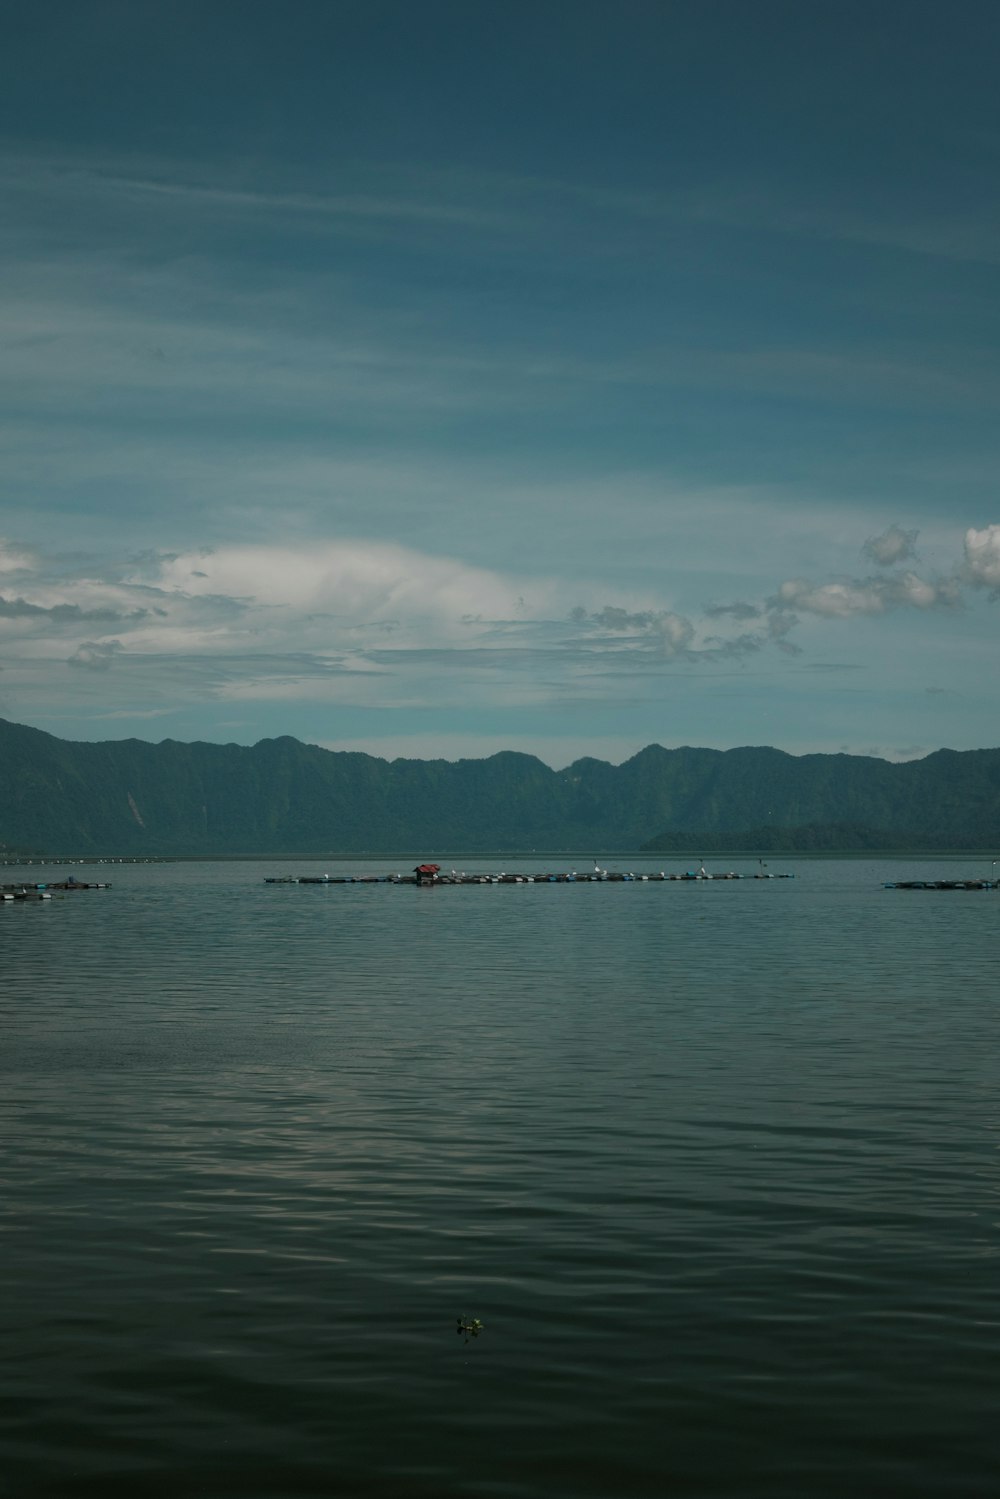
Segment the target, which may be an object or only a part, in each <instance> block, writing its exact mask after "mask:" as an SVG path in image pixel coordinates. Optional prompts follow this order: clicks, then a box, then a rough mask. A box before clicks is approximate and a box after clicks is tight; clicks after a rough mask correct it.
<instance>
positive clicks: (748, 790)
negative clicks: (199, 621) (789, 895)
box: [0, 720, 1000, 855]
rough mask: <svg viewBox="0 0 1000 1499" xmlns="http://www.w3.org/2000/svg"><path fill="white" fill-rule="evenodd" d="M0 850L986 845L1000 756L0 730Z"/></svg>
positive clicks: (997, 819) (995, 827)
mask: <svg viewBox="0 0 1000 1499" xmlns="http://www.w3.org/2000/svg"><path fill="white" fill-rule="evenodd" d="M0 843H3V844H8V845H11V846H20V847H24V848H35V849H45V850H48V851H49V852H52V853H78V854H96V853H114V854H121V855H166V854H239V853H303V854H305V853H331V852H344V853H350V852H360V851H368V852H379V851H384V852H389V851H393V852H394V851H401V850H406V849H412V850H413V851H414V852H415V853H428V854H429V853H433V851H434V850H436V849H438V850H440V849H445V848H455V849H457V848H462V849H465V850H469V851H470V852H471V851H474V850H480V849H481V850H488V849H496V850H501V849H515V848H518V849H532V848H535V849H539V850H542V849H557V848H582V849H590V848H593V849H595V850H602V851H605V850H614V849H634V848H638V847H640V846H643V845H645V846H646V847H648V848H650V849H660V848H672V847H679V846H683V845H685V844H686V845H688V846H690V845H691V844H692V843H697V844H698V845H699V846H700V847H703V848H704V849H705V850H706V851H707V850H709V849H710V848H713V847H715V848H723V847H725V848H734V847H747V848H750V847H753V848H759V849H761V850H765V849H774V850H776V851H778V850H785V851H792V850H796V849H798V850H807V849H814V850H835V849H838V848H844V849H864V848H893V847H914V846H921V847H927V848H984V849H985V848H994V847H997V846H998V845H1000V750H969V751H964V752H957V751H953V750H939V751H937V752H936V753H935V754H932V755H928V756H927V757H926V759H923V760H916V761H911V762H909V763H907V764H904V765H892V764H889V763H888V762H886V761H884V760H876V759H870V758H866V757H862V756H854V755H804V756H793V755H788V754H785V753H783V752H782V751H780V750H776V749H769V748H745V749H732V750H726V751H720V750H708V749H692V748H682V749H676V750H666V749H663V748H661V747H660V746H659V745H650V746H648V747H647V748H646V749H644V750H642V751H641V752H640V753H639V754H637V755H635V756H634V757H633V758H632V759H631V760H628V761H626V762H625V764H623V765H619V766H614V765H609V764H606V763H605V762H604V761H601V760H593V759H582V760H578V761H576V762H575V763H574V764H573V765H570V766H568V767H567V768H566V769H565V770H561V771H554V770H551V769H550V768H549V767H548V766H546V765H544V764H543V763H542V762H541V761H540V760H537V759H535V758H534V757H533V756H531V755H521V754H515V753H511V752H505V753H502V754H498V755H493V756H491V757H490V758H488V759H484V760H459V761H457V762H450V761H445V760H393V761H387V760H379V759H376V758H374V757H373V756H371V755H363V754H355V753H342V752H334V751H330V750H324V749H319V748H318V747H317V746H315V745H309V744H302V743H300V742H299V741H298V740H296V739H291V738H281V739H265V740H262V741H261V742H260V743H259V744H256V745H254V746H252V747H247V746H244V745H237V744H226V745H220V744H198V743H196V744H182V743H179V742H177V741H174V740H169V739H168V740H165V741H164V742H163V743H162V744H148V743H146V742H144V741H142V740H138V739H127V740H118V741H108V742H105V743H99V744H89V743H87V744H82V743H71V742H69V741H67V740H62V739H57V738H55V737H54V736H53V735H51V734H46V733H43V732H42V731H41V730H39V729H32V728H27V727H24V726H23V725H20V724H13V723H8V722H5V721H4V720H0Z"/></svg>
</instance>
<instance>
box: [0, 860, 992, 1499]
mask: <svg viewBox="0 0 1000 1499" xmlns="http://www.w3.org/2000/svg"><path fill="white" fill-rule="evenodd" d="M411 862H412V861H411ZM449 862H451V861H449ZM549 862H552V861H549ZM559 862H560V864H562V863H564V862H565V861H559ZM628 862H629V861H624V862H619V863H618V866H617V867H626V866H627V864H628ZM465 863H466V865H467V866H468V867H486V868H489V867H491V865H492V861H490V860H484V859H481V858H480V859H478V860H476V861H475V865H474V866H473V864H472V863H470V861H469V860H466V861H465ZM297 867H299V868H301V872H303V873H308V872H316V866H310V865H308V864H307V863H306V862H305V861H303V862H302V863H301V865H300V866H280V865H278V866H276V865H275V864H273V863H268V864H261V865H259V866H256V865H252V864H224V865H223V864H218V865H210V864H195V865H166V866H132V867H124V868H115V869H114V870H113V871H112V870H108V869H104V870H97V869H88V870H86V871H83V872H81V871H80V870H79V869H78V870H77V871H76V872H77V874H78V875H81V874H82V877H88V876H90V877H97V878H100V877H107V878H111V879H113V880H114V889H113V890H110V891H99V892H98V891H90V892H81V893H79V894H75V895H72V896H67V897H65V898H62V899H59V898H56V899H54V900H52V901H51V902H46V903H44V904H38V905H18V906H16V907H11V906H9V905H8V906H6V907H5V908H3V909H0V954H2V970H3V989H2V998H0V1025H2V1033H0V1038H2V1039H0V1128H2V1147H0V1148H2V1154H0V1177H2V1181H0V1187H2V1198H0V1229H2V1234H0V1256H2V1261H0V1263H2V1267H3V1280H4V1283H5V1286H6V1290H7V1295H6V1297H5V1306H4V1310H3V1313H2V1317H3V1349H4V1353H5V1358H4V1360H3V1369H4V1372H3V1375H2V1381H0V1396H2V1408H0V1423H2V1424H0V1450H2V1454H3V1458H2V1463H0V1490H3V1489H4V1485H5V1484H6V1486H7V1487H6V1492H9V1493H10V1494H11V1495H15V1496H18V1499H20V1496H31V1499H35V1496H50V1495H51V1496H60V1499H61V1496H67V1499H70V1496H77V1495H101V1496H107V1499H118V1496H126V1495H127V1496H129V1499H133V1496H138V1495H141V1496H152V1499H196V1496H197V1499H216V1496H221V1495H225V1496H246V1499H265V1496H266V1499H286V1496H287V1499H298V1496H305V1495H330V1496H334V1495H337V1496H341V1495H346V1496H350V1495H364V1496H368V1495H372V1496H374V1495H378V1496H381V1495H386V1496H399V1499H410V1496H497V1499H501V1496H502V1499H578V1496H588V1495H599V1496H602V1499H630V1496H639V1495H641V1496H661V1495H670V1496H674V1495H677V1496H688V1495H690V1496H703V1495H712V1496H723V1495H724V1496H731V1499H757V1496H760V1499H793V1496H794V1499H800V1496H831V1499H832V1496H838V1499H839V1496H842V1495H845V1494H861V1495H873V1496H876V1495H878V1496H881V1495H942V1496H945V1495H948V1496H952V1495H977V1496H978V1495H983V1496H986V1495H993V1494H995V1493H996V1492H997V1488H998V1468H1000V1464H998V1456H1000V1439H998V1437H997V1436H996V1434H995V1430H996V1411H997V1401H998V1395H1000V1359H998V1355H1000V1231H998V1223H997V1219H998V1205H1000V1158H998V1147H1000V1087H998V1085H1000V1064H998V1040H1000V983H998V975H997V962H996V958H997V949H998V931H1000V894H996V893H971V892H970V893H954V894H953V893H933V892H923V893H918V892H914V893H908V892H897V891H885V890H883V889H882V888H881V885H880V882H881V880H882V879H883V878H893V877H897V876H898V877H905V876H906V875H910V876H911V877H913V876H922V875H928V876H932V875H946V876H956V875H965V874H966V873H972V874H975V875H982V874H984V873H985V874H988V873H989V861H988V860H987V861H985V863H984V861H982V860H979V861H977V860H975V859H970V860H967V861H949V860H943V859H934V858H928V859H922V860H920V861H919V862H917V863H914V864H912V865H909V864H907V863H905V862H903V861H893V862H892V863H885V864H875V863H865V862H860V861H844V862H835V861H830V862H822V861H813V862H806V861H801V862H798V863H794V862H789V863H781V862H780V861H778V860H777V859H775V860H774V861H772V867H774V868H779V867H785V868H794V869H795V870H796V871H797V875H798V877H797V878H796V879H795V880H794V881H781V882H778V881H774V882H768V883H759V882H745V883H730V884H712V885H700V884H699V885H677V884H673V885H670V884H666V885H661V884H656V885H650V884H645V885H643V884H626V885H602V886H589V885H571V886H489V887H471V888H470V887H460V888H453V889H446V890H432V891H417V890H414V889H411V888H405V887H404V888H393V887H386V886H370V887H365V886H347V887H331V888H322V887H309V886H306V887H301V886H277V887H267V886H264V885H263V883H262V879H263V876H264V875H265V874H266V873H282V872H290V871H294V870H295V869H296V868H297ZM325 867H326V868H327V869H328V870H329V871H330V872H331V873H334V872H336V870H337V868H338V867H340V868H349V867H350V866H335V865H333V864H329V865H327V866H325ZM366 867H368V868H372V869H375V868H379V867H380V868H394V867H396V866H394V865H391V864H388V863H385V862H382V863H381V864H380V863H379V862H378V861H369V863H368V865H367V866H366ZM403 867H405V866H403ZM507 867H511V860H510V858H509V856H507ZM518 867H526V868H530V867H531V861H529V860H521V861H518ZM537 867H541V866H540V865H539V866H537ZM581 867H585V866H583V865H581ZM632 867H635V868H640V867H646V868H653V867H657V868H658V867H659V864H657V865H655V866H654V865H653V863H652V862H651V861H648V860H647V861H645V863H644V864H642V863H639V862H636V861H632ZM680 867H683V866H682V865H681V866H680ZM734 867H736V868H741V867H742V868H744V869H751V868H754V867H756V866H755V864H754V863H753V862H750V861H746V862H743V863H742V864H740V863H738V862H737V863H736V864H735V866H734ZM47 872H49V873H51V871H47ZM320 872H321V871H320ZM39 873H40V872H36V877H38V874H39ZM10 877H11V875H10V873H9V872H6V873H4V874H3V875H2V876H0V878H6V879H9V878H10ZM459 1316H465V1317H479V1318H480V1319H481V1320H482V1322H483V1323H484V1324H485V1330H484V1331H483V1333H482V1335H481V1336H480V1337H479V1338H478V1339H476V1340H474V1341H470V1342H469V1343H467V1344H466V1343H464V1342H463V1341H462V1339H461V1338H460V1337H458V1336H457V1335H456V1332H455V1324H456V1320H457V1318H458V1317H459Z"/></svg>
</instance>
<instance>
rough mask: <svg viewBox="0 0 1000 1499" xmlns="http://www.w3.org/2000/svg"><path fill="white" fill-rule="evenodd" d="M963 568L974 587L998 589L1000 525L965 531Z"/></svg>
mask: <svg viewBox="0 0 1000 1499" xmlns="http://www.w3.org/2000/svg"><path fill="white" fill-rule="evenodd" d="M965 570H966V576H967V578H968V580H969V582H970V583H971V584H972V586H973V587H974V588H994V589H1000V526H985V527H984V528H983V530H981V531H976V530H973V529H972V528H971V527H970V529H969V530H968V531H966V533H965Z"/></svg>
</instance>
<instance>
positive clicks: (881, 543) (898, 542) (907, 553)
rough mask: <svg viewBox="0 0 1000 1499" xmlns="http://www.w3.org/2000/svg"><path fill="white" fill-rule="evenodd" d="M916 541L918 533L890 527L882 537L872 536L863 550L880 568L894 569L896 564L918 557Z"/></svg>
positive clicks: (898, 527)
mask: <svg viewBox="0 0 1000 1499" xmlns="http://www.w3.org/2000/svg"><path fill="white" fill-rule="evenodd" d="M916 540H917V532H916V531H904V530H903V529H902V527H901V526H890V527H889V529H888V530H887V531H883V532H882V534H881V536H870V537H869V538H868V540H867V541H866V542H865V544H864V547H863V548H862V550H863V552H864V554H865V556H866V557H870V558H871V560H872V561H873V562H877V563H878V565H879V567H892V566H893V564H894V563H896V562H905V561H906V560H907V559H908V558H910V557H914V556H915V555H916V549H915V548H916Z"/></svg>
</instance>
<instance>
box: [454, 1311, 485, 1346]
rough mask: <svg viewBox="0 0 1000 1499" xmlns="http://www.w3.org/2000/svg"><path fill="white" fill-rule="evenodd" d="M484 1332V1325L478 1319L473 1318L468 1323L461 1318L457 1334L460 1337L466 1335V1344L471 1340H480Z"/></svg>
mask: <svg viewBox="0 0 1000 1499" xmlns="http://www.w3.org/2000/svg"><path fill="white" fill-rule="evenodd" d="M482 1330H483V1324H482V1323H481V1322H480V1320H479V1318H478V1317H473V1318H472V1321H471V1322H466V1320H465V1318H464V1317H459V1319H458V1328H457V1332H458V1335H459V1337H461V1336H462V1334H463V1333H464V1334H465V1341H466V1342H468V1341H469V1339H470V1338H478V1336H479V1334H480V1333H481V1332H482Z"/></svg>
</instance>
